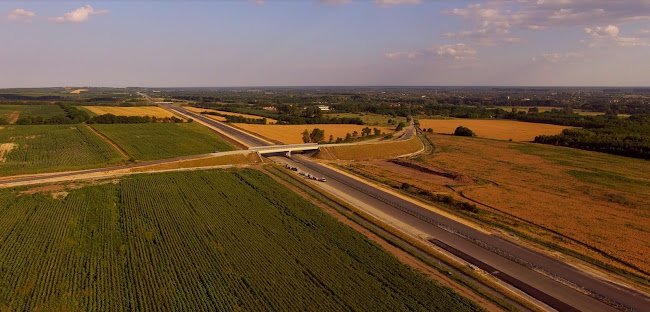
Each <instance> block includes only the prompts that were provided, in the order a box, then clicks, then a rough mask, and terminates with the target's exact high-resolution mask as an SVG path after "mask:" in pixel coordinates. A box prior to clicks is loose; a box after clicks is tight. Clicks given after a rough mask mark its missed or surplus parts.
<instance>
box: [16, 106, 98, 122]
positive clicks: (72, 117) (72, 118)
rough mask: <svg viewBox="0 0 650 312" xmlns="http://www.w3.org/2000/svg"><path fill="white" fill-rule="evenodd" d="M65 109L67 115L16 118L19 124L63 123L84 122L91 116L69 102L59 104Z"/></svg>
mask: <svg viewBox="0 0 650 312" xmlns="http://www.w3.org/2000/svg"><path fill="white" fill-rule="evenodd" d="M58 105H59V107H61V109H63V110H64V111H65V113H66V114H65V115H56V116H52V117H49V118H45V117H41V116H23V117H20V118H18V120H16V124H17V125H61V124H76V123H82V122H84V121H86V120H88V119H89V118H90V115H88V113H87V112H86V111H83V110H80V109H78V108H77V107H74V106H72V105H69V104H63V103H60V104H58Z"/></svg>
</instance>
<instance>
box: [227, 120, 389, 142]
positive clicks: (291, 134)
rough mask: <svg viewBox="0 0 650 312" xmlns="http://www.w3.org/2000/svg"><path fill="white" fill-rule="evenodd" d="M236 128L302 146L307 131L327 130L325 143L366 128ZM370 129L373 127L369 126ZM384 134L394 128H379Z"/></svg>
mask: <svg viewBox="0 0 650 312" xmlns="http://www.w3.org/2000/svg"><path fill="white" fill-rule="evenodd" d="M234 125H235V126H236V127H238V128H241V129H244V130H246V131H249V132H252V133H255V134H259V135H260V136H262V137H264V138H268V139H270V140H273V141H278V142H282V143H285V144H300V143H303V142H302V133H303V132H304V131H305V129H306V130H307V131H309V132H311V131H312V130H313V129H314V128H318V129H322V130H325V141H327V140H329V137H330V135H333V136H334V140H335V141H336V138H341V139H345V135H346V134H348V133H352V132H354V131H357V132H358V133H359V135H361V129H363V128H365V127H366V126H359V125H254V124H241V123H236V124H234ZM368 127H369V128H370V129H372V128H373V127H371V126H368ZM377 128H379V129H381V132H382V133H390V132H393V130H394V129H393V128H388V127H377Z"/></svg>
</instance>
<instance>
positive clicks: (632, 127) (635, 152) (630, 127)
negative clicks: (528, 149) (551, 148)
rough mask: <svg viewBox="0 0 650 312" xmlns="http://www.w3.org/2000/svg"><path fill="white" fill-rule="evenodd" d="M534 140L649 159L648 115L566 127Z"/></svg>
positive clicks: (649, 129)
mask: <svg viewBox="0 0 650 312" xmlns="http://www.w3.org/2000/svg"><path fill="white" fill-rule="evenodd" d="M535 142H537V143H544V144H552V145H558V146H568V147H574V148H580V149H586V150H591V151H597V152H603V153H610V154H616V155H622V156H628V157H637V158H645V159H650V115H635V116H631V117H630V118H621V119H618V120H617V121H613V122H611V123H610V124H608V125H606V126H605V127H602V128H584V129H565V130H564V131H562V133H561V134H558V135H540V136H537V137H536V138H535Z"/></svg>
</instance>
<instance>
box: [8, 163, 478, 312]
mask: <svg viewBox="0 0 650 312" xmlns="http://www.w3.org/2000/svg"><path fill="white" fill-rule="evenodd" d="M24 190H25V189H24V188H22V189H10V190H0V307H6V308H8V309H10V310H36V309H39V308H47V309H57V308H66V309H68V310H76V309H80V310H109V311H126V310H138V311H163V310H164V311H167V310H177V311H232V310H251V311H317V310H319V311H349V310H362V311H406V310H411V311H433V310H445V311H471V310H480V308H479V307H477V306H476V305H474V304H473V303H471V302H470V301H468V300H467V299H465V298H463V297H460V296H459V295H457V294H455V293H454V292H452V291H451V290H449V289H447V288H444V287H441V286H438V285H437V284H436V283H435V282H434V281H431V280H428V279H427V278H426V277H424V276H423V275H421V274H420V273H417V272H415V271H413V270H411V269H410V268H408V267H407V266H405V265H404V264H402V263H401V262H399V261H398V260H397V259H396V258H394V257H393V256H392V255H390V254H389V253H387V252H385V251H384V250H383V249H381V247H379V246H378V245H376V244H374V243H372V242H370V241H369V240H367V239H366V238H365V237H364V236H362V235H361V234H359V233H358V232H356V231H354V230H352V229H351V228H349V227H347V226H345V225H343V224H342V223H339V222H338V221H336V220H335V219H334V218H332V217H330V216H329V215H327V214H325V213H324V212H322V210H320V209H319V208H317V207H316V206H314V205H313V204H311V203H309V202H308V201H306V200H305V199H303V198H301V197H299V196H297V195H296V194H294V193H292V192H291V191H290V190H288V189H286V188H284V187H283V186H281V185H279V184H276V183H275V182H274V181H273V180H272V179H271V178H270V177H268V176H266V175H265V174H263V173H262V172H260V171H256V170H242V171H218V170H212V171H196V172H174V173H159V174H151V175H135V176H130V177H128V178H123V179H122V180H121V181H119V182H117V183H106V184H100V185H91V186H86V187H82V188H75V189H70V190H68V192H69V194H68V195H67V196H65V198H59V199H54V198H52V197H51V196H50V195H48V194H42V193H36V194H24V195H20V196H15V195H16V194H18V193H19V192H20V191H24Z"/></svg>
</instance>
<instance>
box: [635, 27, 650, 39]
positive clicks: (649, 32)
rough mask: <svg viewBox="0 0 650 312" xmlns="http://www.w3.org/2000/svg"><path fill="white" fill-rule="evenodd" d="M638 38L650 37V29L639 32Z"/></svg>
mask: <svg viewBox="0 0 650 312" xmlns="http://www.w3.org/2000/svg"><path fill="white" fill-rule="evenodd" d="M636 36H637V37H650V29H644V30H641V31H639V33H638V34H637V35H636Z"/></svg>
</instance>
